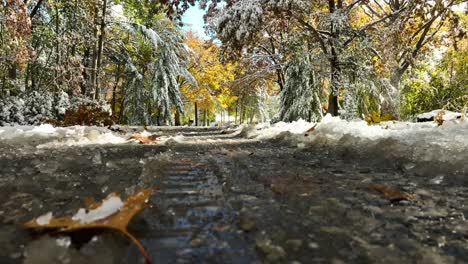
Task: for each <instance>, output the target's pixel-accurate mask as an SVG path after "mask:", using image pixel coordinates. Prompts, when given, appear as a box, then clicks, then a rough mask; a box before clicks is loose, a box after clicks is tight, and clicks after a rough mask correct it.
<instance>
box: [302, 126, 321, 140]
mask: <svg viewBox="0 0 468 264" xmlns="http://www.w3.org/2000/svg"><path fill="white" fill-rule="evenodd" d="M317 125H318V123H316V124H315V125H314V126H313V127H311V128H309V129H308V130H307V131H306V133H305V134H304V137H308V136H309V134H310V133H312V132H314V131H315V128H316V127H317Z"/></svg>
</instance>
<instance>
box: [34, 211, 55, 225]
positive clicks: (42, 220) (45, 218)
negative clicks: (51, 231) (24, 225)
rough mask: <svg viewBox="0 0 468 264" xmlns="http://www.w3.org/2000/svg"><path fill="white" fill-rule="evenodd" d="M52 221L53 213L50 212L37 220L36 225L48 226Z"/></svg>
mask: <svg viewBox="0 0 468 264" xmlns="http://www.w3.org/2000/svg"><path fill="white" fill-rule="evenodd" d="M50 220H52V212H48V213H47V214H45V215H42V216H39V217H38V218H37V219H36V223H37V224H38V225H41V226H43V225H48V224H49V223H50Z"/></svg>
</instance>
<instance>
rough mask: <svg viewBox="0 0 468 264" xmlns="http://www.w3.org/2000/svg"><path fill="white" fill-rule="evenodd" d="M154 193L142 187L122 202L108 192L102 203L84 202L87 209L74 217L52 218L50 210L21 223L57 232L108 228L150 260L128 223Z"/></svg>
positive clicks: (146, 259)
mask: <svg viewBox="0 0 468 264" xmlns="http://www.w3.org/2000/svg"><path fill="white" fill-rule="evenodd" d="M152 194H153V189H152V188H147V189H143V190H140V191H137V192H135V193H133V194H131V195H129V196H128V197H127V198H126V199H125V200H124V201H122V200H121V199H120V197H119V195H118V194H116V193H111V194H109V195H108V196H107V198H106V199H104V200H103V201H102V202H96V201H94V199H87V200H86V201H85V203H86V207H87V210H85V209H83V208H82V209H80V210H79V211H78V212H77V213H76V214H75V215H74V216H65V217H58V218H54V217H52V213H48V214H46V215H44V216H41V217H38V218H35V219H32V220H31V221H29V222H27V223H25V224H24V226H25V227H26V228H31V229H38V228H41V229H53V230H55V231H58V232H75V231H80V230H89V229H111V230H115V231H118V232H121V233H122V234H124V235H125V236H126V237H127V238H129V239H130V240H131V241H132V242H133V243H134V244H135V245H136V246H137V247H138V250H139V251H140V253H141V254H142V256H143V257H144V258H145V263H147V264H148V263H151V261H150V258H149V256H148V254H147V253H146V251H145V249H144V248H143V246H142V245H141V243H140V242H139V241H138V240H137V239H136V238H135V237H134V236H133V235H132V234H130V233H129V232H128V230H127V226H128V224H129V222H130V220H132V218H133V217H134V216H135V215H136V214H137V213H138V212H139V211H141V210H142V209H144V208H146V207H147V205H146V201H147V199H148V198H149V197H150V196H151V195H152Z"/></svg>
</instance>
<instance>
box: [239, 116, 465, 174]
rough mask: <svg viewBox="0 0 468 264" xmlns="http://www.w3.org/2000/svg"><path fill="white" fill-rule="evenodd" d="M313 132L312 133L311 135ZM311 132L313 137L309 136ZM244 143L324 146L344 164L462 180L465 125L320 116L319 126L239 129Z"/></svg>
mask: <svg viewBox="0 0 468 264" xmlns="http://www.w3.org/2000/svg"><path fill="white" fill-rule="evenodd" d="M311 128H313V129H311ZM310 130H313V131H310ZM244 134H245V135H246V136H247V137H248V138H256V139H284V140H286V141H289V142H290V143H292V144H297V147H299V148H307V147H313V146H314V145H316V144H321V145H328V146H331V147H334V149H335V150H338V151H340V152H341V155H342V156H343V157H344V158H353V157H354V158H358V159H369V160H375V161H376V163H379V162H380V163H381V162H387V163H392V162H394V163H395V164H399V165H398V166H400V167H401V169H403V170H405V171H413V172H415V173H419V174H427V173H430V174H431V175H432V174H433V173H436V174H440V175H439V176H441V177H443V176H444V173H447V172H449V173H450V174H453V173H455V174H468V122H467V121H460V120H449V121H446V122H444V123H443V125H442V126H438V125H437V124H436V123H434V122H425V123H412V122H393V121H391V122H382V123H380V124H376V125H371V126H370V125H368V124H367V123H366V122H365V121H345V120H342V119H340V118H339V117H331V116H326V117H325V118H324V119H323V121H322V122H321V123H318V124H312V123H308V122H305V121H303V120H300V121H297V122H293V123H277V124H274V125H269V124H259V125H257V126H255V127H248V128H244Z"/></svg>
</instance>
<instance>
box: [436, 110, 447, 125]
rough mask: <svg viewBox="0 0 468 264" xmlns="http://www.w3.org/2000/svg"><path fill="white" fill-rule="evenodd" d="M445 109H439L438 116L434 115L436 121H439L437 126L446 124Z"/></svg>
mask: <svg viewBox="0 0 468 264" xmlns="http://www.w3.org/2000/svg"><path fill="white" fill-rule="evenodd" d="M444 115H445V112H444V111H439V112H438V113H437V114H436V116H434V122H435V123H437V126H441V125H443V124H444Z"/></svg>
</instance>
